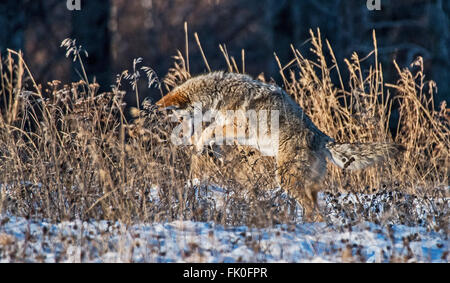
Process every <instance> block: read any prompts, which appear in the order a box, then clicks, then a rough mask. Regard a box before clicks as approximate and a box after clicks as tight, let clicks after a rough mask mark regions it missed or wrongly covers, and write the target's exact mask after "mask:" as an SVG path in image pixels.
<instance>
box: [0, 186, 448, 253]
mask: <svg viewBox="0 0 450 283" xmlns="http://www.w3.org/2000/svg"><path fill="white" fill-rule="evenodd" d="M213 194H214V197H216V198H218V197H220V193H218V192H217V191H213ZM218 194H219V195H218ZM389 197H392V194H391V195H389V194H386V195H381V194H380V195H378V194H377V195H376V196H375V195H351V194H349V195H343V196H340V197H338V198H337V200H336V198H334V199H332V198H331V197H330V196H328V195H326V194H322V195H321V202H322V205H325V206H326V207H327V213H328V214H329V217H328V218H327V223H302V222H301V221H299V222H298V223H297V224H279V225H275V226H272V227H266V228H249V227H247V226H238V227H224V226H221V225H218V224H214V223H212V222H206V223H205V222H192V221H175V222H169V223H141V224H134V225H130V226H127V225H125V224H123V223H120V222H115V223H110V222H108V221H91V222H81V221H72V222H62V223H57V224H52V223H48V222H46V221H45V220H39V219H28V220H27V219H25V218H21V217H14V216H11V215H0V221H1V222H0V261H1V262H14V261H19V262H23V261H25V262H395V261H400V262H449V260H450V254H449V240H448V229H447V230H446V231H447V232H446V231H444V230H442V229H437V228H436V229H433V219H432V217H431V216H430V212H431V211H432V210H433V209H436V207H435V206H436V202H433V203H432V202H420V201H419V200H414V201H412V203H413V204H414V205H415V207H414V208H413V209H412V210H409V212H408V213H409V214H411V213H413V212H411V211H414V213H417V215H415V216H414V217H415V218H416V219H417V218H423V221H420V219H419V222H420V223H422V224H423V225H419V224H418V225H403V224H399V223H401V222H399V221H397V220H395V219H393V218H386V217H384V219H385V220H384V221H382V222H380V223H377V224H375V223H374V222H378V221H374V222H371V221H359V222H353V223H346V224H342V223H343V222H345V221H344V217H343V214H345V213H346V212H345V211H343V210H338V209H337V208H336V206H338V207H341V206H343V205H344V204H346V205H348V204H349V203H350V204H351V203H353V202H355V201H356V200H357V199H365V200H366V203H367V207H362V211H359V213H361V214H370V213H374V214H376V215H377V218H376V219H381V220H383V215H386V207H385V206H383V205H382V202H381V201H380V200H382V199H383V198H389ZM394 197H395V196H394ZM369 200H370V201H369ZM426 203H431V205H427V204H426ZM444 205H445V206H447V205H448V202H445V203H444ZM433 207H434V208H433ZM371 211H372V212H371ZM299 217H300V216H299ZM349 218H351V217H349V216H348V215H347V216H345V219H349ZM426 221H428V223H426ZM447 223H448V222H447Z"/></svg>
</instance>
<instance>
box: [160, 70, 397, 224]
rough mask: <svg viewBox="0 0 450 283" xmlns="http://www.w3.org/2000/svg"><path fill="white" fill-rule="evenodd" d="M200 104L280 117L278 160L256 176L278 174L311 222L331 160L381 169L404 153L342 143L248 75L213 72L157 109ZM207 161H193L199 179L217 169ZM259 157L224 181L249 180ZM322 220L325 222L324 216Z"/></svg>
mask: <svg viewBox="0 0 450 283" xmlns="http://www.w3.org/2000/svg"><path fill="white" fill-rule="evenodd" d="M195 103H201V105H202V107H203V109H215V110H218V111H226V110H244V111H246V110H256V111H258V110H269V111H274V110H277V111H278V112H279V122H278V123H279V133H278V139H279V140H278V141H277V150H276V154H275V156H274V157H272V162H271V161H270V160H269V159H267V157H266V156H263V157H264V159H263V160H262V161H260V162H257V163H255V164H256V165H257V168H256V169H255V170H267V172H276V173H275V174H274V177H275V179H276V181H275V182H274V183H276V184H278V186H281V188H283V189H284V190H285V191H286V192H287V193H288V194H289V195H291V196H293V197H294V198H295V199H297V200H298V201H299V202H300V203H301V204H302V206H303V208H304V210H305V216H306V219H308V218H309V219H312V217H313V216H314V215H316V213H314V212H316V211H317V208H318V207H317V193H318V192H319V191H320V189H321V186H320V184H321V180H322V179H323V177H324V175H325V173H326V164H327V161H326V160H327V159H329V160H331V161H332V162H333V163H334V164H336V165H337V166H339V167H341V168H343V169H349V170H356V169H363V168H366V167H368V166H370V165H373V164H376V163H379V162H381V161H383V160H385V159H386V158H387V157H388V156H395V155H398V153H399V152H400V151H402V150H403V147H402V146H401V145H397V144H392V143H352V144H351V143H338V142H336V141H335V140H334V139H333V138H331V137H329V136H327V135H326V134H324V133H323V132H321V131H320V130H319V129H318V128H317V127H316V126H315V125H314V123H313V122H312V121H311V119H310V118H309V117H308V116H307V115H306V114H305V113H304V111H303V109H302V108H301V107H300V106H299V105H298V104H297V103H295V101H294V100H293V99H292V98H291V97H290V96H289V95H288V94H287V93H286V92H285V91H284V90H283V89H282V88H280V87H278V86H276V85H273V84H268V83H264V82H262V81H258V80H255V79H253V78H251V77H250V76H248V75H244V74H236V73H227V72H212V73H207V74H203V75H199V76H197V77H193V78H191V79H188V80H187V81H185V82H184V83H183V84H181V85H179V86H177V87H175V88H174V89H173V90H172V91H171V92H170V93H168V94H167V95H165V96H164V97H163V98H161V99H160V100H159V101H158V102H157V103H156V105H157V106H158V107H160V108H178V109H188V110H189V109H190V110H192V109H193V105H194V104H195ZM215 126H216V127H217V126H225V125H224V124H221V125H215ZM235 126H236V125H235ZM206 132H208V131H207V130H204V131H203V132H202V136H201V137H200V139H199V140H201V141H202V142H205V140H208V138H209V136H210V134H206ZM210 132H211V131H209V133H210ZM236 147H237V148H240V149H242V150H241V152H247V153H248V152H249V147H248V146H241V145H237V146H236ZM222 148H223V147H222ZM252 151H253V152H254V151H255V150H252ZM244 155H245V154H244ZM253 155H254V154H253ZM204 156H205V155H198V156H195V155H194V156H193V162H192V166H191V170H193V171H196V172H195V173H196V174H195V175H197V176H205V175H206V173H205V172H204V171H203V169H202V166H203V165H205V164H206V163H211V162H213V163H214V161H211V160H208V156H206V158H205V157H204ZM260 156H261V154H260V153H258V154H257V155H256V157H255V156H252V157H249V158H243V159H242V161H241V164H243V165H244V166H243V168H239V167H237V166H236V165H233V168H231V170H228V172H229V174H228V175H229V176H225V177H235V178H237V179H240V180H245V176H242V175H243V174H245V172H246V171H245V170H244V168H246V170H247V169H248V170H249V171H247V172H251V171H252V169H251V168H248V167H251V162H250V161H249V160H250V159H252V158H253V159H254V161H256V160H257V159H258V158H259V157H260ZM216 165H217V163H216ZM219 166H220V164H219ZM218 169H220V168H218ZM241 169H242V170H241ZM318 216H319V217H320V214H319V215H318Z"/></svg>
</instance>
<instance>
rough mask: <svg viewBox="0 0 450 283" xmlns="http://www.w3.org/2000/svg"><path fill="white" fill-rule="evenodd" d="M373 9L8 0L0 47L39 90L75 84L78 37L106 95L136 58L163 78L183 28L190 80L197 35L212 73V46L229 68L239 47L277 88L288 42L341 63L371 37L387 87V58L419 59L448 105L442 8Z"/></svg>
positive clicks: (449, 41) (250, 68) (402, 5)
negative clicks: (68, 43)
mask: <svg viewBox="0 0 450 283" xmlns="http://www.w3.org/2000/svg"><path fill="white" fill-rule="evenodd" d="M381 8H382V9H381V11H370V10H368V9H367V7H366V1H363V0H351V1H339V0H337V1H325V0H321V1H312V0H303V1H294V0H262V1H261V0H249V1H239V0H227V1H224V0H190V1H185V0H141V1H125V0H97V1H82V10H81V11H69V10H68V9H67V7H66V1H64V0H48V1H31V0H17V1H9V0H8V1H2V3H0V49H1V50H2V51H3V53H4V51H5V49H6V48H12V49H15V50H18V49H21V50H23V51H24V54H25V58H26V59H27V62H29V65H30V67H31V69H32V71H33V73H34V74H35V76H36V78H37V81H38V82H41V83H42V82H45V81H49V80H53V79H58V80H61V81H62V82H68V81H70V80H73V79H79V78H80V77H79V75H78V73H77V72H76V71H74V68H71V65H70V61H69V62H68V61H67V60H66V59H65V58H64V50H63V49H60V48H59V45H60V42H61V41H62V40H63V39H65V38H67V37H71V38H76V39H77V42H78V44H81V45H83V47H85V49H86V50H87V51H88V52H89V58H88V59H87V61H86V65H87V68H86V69H87V72H88V75H89V77H90V79H91V80H93V77H94V76H95V77H96V80H97V81H99V82H100V85H101V86H102V88H105V89H108V86H109V85H110V84H111V83H113V82H114V78H115V75H116V74H117V73H120V72H121V71H122V70H124V69H128V68H130V67H131V65H132V61H133V59H134V58H138V57H143V59H144V63H145V64H146V65H148V66H151V67H152V68H154V70H155V71H156V72H157V74H158V75H159V76H160V77H163V76H164V75H165V74H166V73H167V70H168V68H169V67H170V65H171V62H172V59H171V56H173V55H176V51H177V49H180V50H182V51H184V49H185V36H184V30H183V23H184V22H185V21H186V22H187V23H188V27H189V35H190V37H189V44H190V47H191V48H190V53H191V54H190V59H191V60H190V71H191V72H192V73H194V74H195V73H200V72H204V71H205V70H206V69H205V67H204V65H203V63H202V60H201V59H202V58H201V53H200V52H199V50H198V48H196V42H195V38H194V32H197V33H198V36H199V38H200V40H201V43H202V46H203V49H204V51H205V53H206V56H207V58H208V60H209V63H210V65H211V67H212V69H225V68H226V64H225V61H224V60H223V56H222V53H221V52H220V51H219V48H218V46H219V44H223V45H224V46H226V50H227V52H228V53H229V55H230V56H233V57H235V58H236V59H237V61H240V57H241V52H242V49H245V65H246V70H245V71H246V72H248V73H250V74H251V75H254V76H255V75H258V74H259V73H261V72H264V73H265V75H266V76H269V77H270V76H272V77H274V78H275V79H276V80H277V81H278V82H280V83H281V80H280V77H279V73H278V66H277V63H276V61H275V60H274V56H273V54H274V52H276V54H277V55H278V57H279V58H280V60H281V63H282V64H286V63H287V62H289V60H291V59H293V58H294V56H293V54H292V51H291V48H290V44H293V45H294V46H295V48H298V49H299V50H301V51H302V52H303V53H305V54H306V55H307V56H308V54H310V53H309V52H305V51H307V48H308V46H309V45H308V44H305V42H306V41H307V40H308V38H309V32H308V31H309V29H310V28H312V29H315V28H316V27H319V28H320V29H321V31H322V34H323V35H324V36H325V37H326V38H327V39H329V40H330V42H332V43H333V49H334V50H335V52H336V58H337V60H338V61H339V63H342V62H343V59H344V58H349V57H350V56H351V54H352V52H353V51H356V52H358V53H359V54H360V56H361V57H363V56H365V55H366V54H367V53H368V52H369V51H370V50H372V46H371V45H370V44H369V43H370V42H371V34H372V29H376V31H377V38H378V45H379V58H380V61H381V62H382V63H384V64H385V66H389V67H387V68H386V69H384V70H383V74H384V76H385V80H386V81H388V82H395V81H396V80H397V79H398V76H397V72H396V70H395V69H394V68H393V67H392V66H393V64H391V63H392V60H394V59H395V60H396V62H397V63H398V64H399V66H400V67H406V66H409V64H410V63H412V61H413V60H414V58H415V57H417V56H422V57H423V58H424V65H425V72H426V73H427V74H429V77H428V79H433V80H435V81H436V82H437V85H438V88H439V91H438V93H437V101H438V102H439V101H442V100H446V99H448V97H449V92H450V89H449V86H448V85H449V84H448V81H449V80H450V78H449V74H448V70H449V66H450V59H449V58H450V52H449V46H450V31H449V10H450V2H449V1H444V0H435V1H427V0H414V1H411V0H401V1H381ZM311 55H312V54H311ZM238 58H239V60H238ZM343 76H344V80H347V79H348V77H346V74H343ZM146 93H147V95H150V96H153V97H154V98H157V96H159V95H160V94H159V91H156V90H148V91H147V92H146ZM130 99H133V98H132V97H130Z"/></svg>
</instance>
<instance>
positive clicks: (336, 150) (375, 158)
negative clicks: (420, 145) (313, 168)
mask: <svg viewBox="0 0 450 283" xmlns="http://www.w3.org/2000/svg"><path fill="white" fill-rule="evenodd" d="M326 148H327V149H328V151H329V153H330V157H331V160H332V161H333V163H334V164H336V165H337V166H339V167H341V168H343V169H349V170H359V169H364V168H366V167H368V166H371V165H373V164H376V163H379V162H382V161H384V160H387V159H388V158H392V157H394V158H395V157H397V156H398V155H399V153H401V152H402V151H404V150H405V147H404V146H402V145H398V144H393V143H336V142H331V143H328V144H327V145H326Z"/></svg>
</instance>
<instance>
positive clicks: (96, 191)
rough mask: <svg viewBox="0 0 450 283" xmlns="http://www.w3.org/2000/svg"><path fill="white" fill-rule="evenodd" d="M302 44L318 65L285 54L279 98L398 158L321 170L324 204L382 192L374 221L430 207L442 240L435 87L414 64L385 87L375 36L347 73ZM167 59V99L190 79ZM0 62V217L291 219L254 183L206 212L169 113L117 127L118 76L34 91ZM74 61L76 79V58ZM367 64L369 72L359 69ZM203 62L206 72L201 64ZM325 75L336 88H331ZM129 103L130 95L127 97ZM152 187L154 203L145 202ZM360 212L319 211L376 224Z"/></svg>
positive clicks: (441, 139)
mask: <svg viewBox="0 0 450 283" xmlns="http://www.w3.org/2000/svg"><path fill="white" fill-rule="evenodd" d="M311 37H312V39H311V44H312V47H311V51H312V52H313V53H314V54H315V55H316V59H317V60H308V59H305V57H304V56H303V55H302V54H301V53H300V52H299V51H298V50H296V49H295V47H292V54H293V59H292V61H291V62H288V63H287V64H283V63H282V62H280V61H278V64H279V67H280V72H281V74H282V77H283V81H284V88H285V89H286V91H288V93H290V94H291V95H292V96H293V97H294V98H295V99H296V101H297V102H298V103H299V105H300V106H301V107H302V108H303V109H305V111H306V113H307V114H308V115H309V116H310V117H311V119H312V120H313V122H314V123H315V124H316V125H317V126H318V127H319V128H320V129H321V130H322V131H324V132H325V133H326V134H327V135H329V136H331V137H334V138H335V139H337V140H338V141H349V142H355V141H359V142H369V141H395V142H397V143H399V144H403V145H404V146H406V148H407V151H406V153H405V155H404V157H403V158H402V159H401V163H387V164H385V165H384V166H381V167H378V168H372V169H368V170H364V171H361V172H354V173H350V172H342V171H340V170H338V169H337V168H336V167H333V165H330V166H329V173H328V176H327V178H326V181H325V183H324V191H326V200H327V202H328V203H331V204H332V203H333V199H334V198H336V197H337V196H339V195H340V194H342V193H344V192H345V193H348V192H353V193H367V194H375V193H376V194H380V195H381V194H386V195H387V196H388V198H386V200H385V201H386V203H387V205H389V207H390V209H386V211H387V212H386V213H384V214H383V215H382V216H383V217H382V218H383V219H386V218H389V219H391V220H392V219H394V220H398V221H400V222H401V223H406V224H409V223H415V221H416V220H417V219H416V218H415V217H416V216H417V215H416V214H415V213H414V212H413V210H414V208H413V201H414V199H415V198H420V199H422V200H423V202H427V203H431V206H432V207H433V209H434V215H431V216H430V217H431V218H432V219H431V218H430V222H432V223H433V226H432V227H434V228H436V229H441V228H444V229H446V231H447V229H448V219H449V209H448V208H449V205H448V190H449V187H448V181H449V179H448V176H449V150H450V137H449V129H450V117H449V109H448V108H446V107H447V106H446V104H445V103H442V104H441V105H439V106H436V105H434V103H433V93H434V92H435V85H434V84H433V82H432V81H426V80H425V75H424V73H423V62H422V60H421V58H418V59H417V60H416V61H415V62H414V63H413V64H412V65H411V68H405V69H401V68H400V67H399V66H397V65H396V63H395V62H394V63H393V64H395V66H396V68H397V70H398V75H399V79H398V81H397V82H391V83H385V82H384V81H383V71H382V66H381V64H380V63H379V62H378V61H377V46H376V38H375V34H374V50H373V51H372V52H370V53H369V54H364V58H360V57H359V56H360V55H358V54H356V53H354V54H353V56H352V57H351V58H350V59H349V60H346V61H345V62H346V64H347V66H346V69H345V70H344V69H340V68H342V66H338V65H337V64H336V58H335V57H334V53H333V51H332V48H331V45H330V44H329V43H328V41H325V43H324V42H323V40H322V37H321V35H320V33H319V31H317V33H314V32H311ZM200 46H201V45H200V43H199V44H198V47H200ZM86 48H87V49H89V47H86ZM191 48H192V47H191ZM221 51H222V53H223V54H224V57H225V62H226V63H227V68H228V71H231V72H245V53H244V52H243V53H242V58H240V59H236V58H233V57H230V56H228V54H227V52H226V49H225V48H224V47H221ZM202 53H203V52H202ZM175 59H176V63H175V67H174V68H173V69H171V70H169V74H168V75H167V76H166V77H165V79H164V81H163V83H164V85H165V87H166V88H167V89H171V88H173V87H174V86H175V85H177V84H179V83H181V82H183V81H184V80H186V79H187V78H189V77H190V76H191V74H190V73H189V63H188V62H189V51H188V48H186V53H184V54H183V53H181V52H180V53H179V54H178V56H176V57H175ZM1 60H2V64H1V65H0V66H1V67H0V68H1V69H0V73H1V81H0V83H1V85H0V99H1V101H2V103H1V109H0V113H1V115H0V184H1V188H2V190H1V195H0V211H1V212H7V213H12V214H14V215H20V216H26V217H44V218H47V219H50V220H53V221H61V220H66V219H74V218H81V219H109V220H121V221H123V222H125V223H130V222H134V221H146V222H152V221H170V220H174V219H188V220H201V221H215V222H218V223H222V224H230V225H238V224H246V225H257V226H261V225H271V224H273V223H280V222H284V223H286V222H292V221H298V220H295V219H294V218H293V217H292V216H293V209H294V206H293V205H292V200H290V199H289V198H287V199H286V198H282V197H280V196H279V194H274V195H273V194H272V195H269V196H268V195H267V194H266V192H265V190H264V183H263V181H261V182H260V183H258V181H256V182H255V183H254V184H253V186H252V187H251V188H242V187H240V186H239V185H238V184H236V183H235V182H233V180H232V179H227V180H224V182H226V183H227V186H226V189H227V199H226V205H225V206H223V207H221V208H216V206H215V200H214V199H211V198H210V197H209V196H208V194H207V191H208V188H207V187H204V188H197V189H193V185H190V181H191V180H190V176H189V172H190V170H189V161H190V156H191V149H190V148H189V147H187V146H175V145H173V144H171V142H170V138H169V137H170V134H171V130H172V128H173V127H174V126H176V125H177V123H174V122H172V121H171V117H170V116H169V115H168V113H164V112H160V111H158V110H157V109H156V108H155V107H153V106H152V105H151V103H149V102H147V103H144V104H143V105H141V106H139V108H141V110H142V111H134V114H135V116H136V119H135V120H134V121H127V119H126V118H125V117H126V116H127V115H126V111H129V108H127V106H126V105H125V103H124V101H123V99H124V96H125V92H123V91H122V90H121V89H122V86H123V84H125V83H129V82H128V81H127V79H130V78H131V80H133V77H132V76H131V77H130V76H128V73H127V72H124V73H122V74H121V75H119V76H118V78H117V81H116V85H115V86H114V87H113V88H112V90H111V92H108V93H98V92H97V89H98V85H95V84H89V82H88V80H87V78H85V80H81V81H79V82H73V83H70V84H67V85H63V84H61V83H60V82H58V81H53V82H49V83H48V84H47V85H45V86H40V85H37V84H36V82H35V81H34V79H33V76H32V72H30V70H29V69H28V66H27V65H26V63H25V62H24V61H23V59H22V55H21V54H20V53H16V52H14V51H9V52H8V53H7V54H3V57H2V59H1ZM77 60H78V61H79V63H80V64H81V67H82V68H81V69H83V65H82V64H83V63H82V59H81V56H78V57H77ZM370 60H371V61H372V62H373V63H372V64H368V65H369V66H368V67H366V68H363V67H362V66H365V65H367V62H369V61H370ZM204 61H205V63H206V65H205V66H207V68H208V69H209V68H211V66H209V64H208V62H207V58H206V56H204ZM342 72H349V74H350V81H348V82H345V81H342V79H341V75H340V74H341V73H342ZM335 75H337V78H338V84H334V83H333V80H332V77H333V76H335ZM148 79H151V78H150V77H149V78H148ZM153 79H154V78H153ZM260 79H264V76H260ZM130 95H139V93H138V91H137V89H136V93H133V94H130ZM394 103H395V105H398V109H399V113H400V115H399V119H398V126H397V131H396V133H395V137H393V136H392V135H391V133H390V131H389V121H390V116H391V109H392V105H393V104H394ZM435 109H438V110H435ZM230 165H231V166H232V164H230ZM212 170H216V169H214V168H213V169H212ZM248 174H261V172H258V171H253V172H249V173H248ZM253 177H255V176H253ZM254 179H256V180H259V179H260V178H258V176H256V178H254ZM261 180H263V178H262V179H261ZM154 188H158V195H159V199H160V201H158V202H156V201H155V198H154V196H153V195H152V193H151V191H152V189H154ZM409 196H413V197H412V198H410V197H409ZM364 203H365V200H364V199H360V200H359V202H358V203H350V204H349V203H346V206H340V207H339V208H338V207H337V206H333V205H331V208H330V207H328V206H327V208H324V213H325V214H327V213H328V212H329V211H328V210H329V209H332V210H338V211H344V212H345V215H348V217H349V219H351V220H352V221H358V220H362V219H369V220H374V221H378V222H380V221H382V219H381V218H380V217H378V216H379V214H377V213H373V214H371V213H369V212H368V210H370V209H371V208H370V206H369V207H367V206H365V205H364ZM274 204H277V205H274ZM327 209H328V210H327ZM375 216H376V217H378V218H376V217H375ZM375 218H376V219H375Z"/></svg>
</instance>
